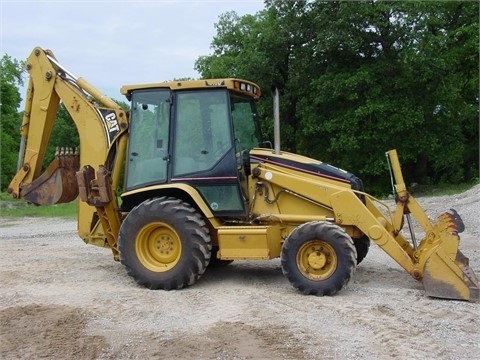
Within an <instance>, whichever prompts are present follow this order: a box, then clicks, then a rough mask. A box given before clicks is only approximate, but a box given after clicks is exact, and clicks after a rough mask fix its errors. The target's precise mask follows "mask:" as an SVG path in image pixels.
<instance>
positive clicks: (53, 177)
mask: <svg viewBox="0 0 480 360" xmlns="http://www.w3.org/2000/svg"><path fill="white" fill-rule="evenodd" d="M78 169H79V155H78V154H77V153H73V151H70V150H68V151H67V152H63V151H62V153H60V154H56V155H55V159H54V160H53V161H52V163H51V164H50V165H49V166H48V168H47V169H46V170H45V172H44V173H43V174H42V175H40V176H39V177H38V178H37V179H35V180H34V181H33V182H32V183H31V184H28V185H25V186H23V187H22V188H21V191H20V196H21V198H23V199H25V200H27V201H29V202H31V203H33V204H36V205H52V204H60V203H68V202H71V201H73V200H75V198H76V197H77V196H78V184H77V178H76V176H75V173H76V172H77V171H78Z"/></svg>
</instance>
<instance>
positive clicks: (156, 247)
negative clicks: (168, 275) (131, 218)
mask: <svg viewBox="0 0 480 360" xmlns="http://www.w3.org/2000/svg"><path fill="white" fill-rule="evenodd" d="M135 251H136V253H137V257H138V259H139V260H140V262H141V263H142V265H143V266H145V267H146V268H147V269H149V270H151V271H155V272H164V271H168V270H170V269H172V268H174V267H175V265H176V264H177V263H178V261H179V259H180V255H181V253H182V243H181V241H180V237H179V236H178V234H177V232H176V231H175V230H174V229H173V228H172V227H170V226H168V225H167V224H165V223H161V222H159V223H151V224H148V225H146V226H144V227H143V228H142V229H141V230H140V231H139V233H138V235H137V238H136V242H135Z"/></svg>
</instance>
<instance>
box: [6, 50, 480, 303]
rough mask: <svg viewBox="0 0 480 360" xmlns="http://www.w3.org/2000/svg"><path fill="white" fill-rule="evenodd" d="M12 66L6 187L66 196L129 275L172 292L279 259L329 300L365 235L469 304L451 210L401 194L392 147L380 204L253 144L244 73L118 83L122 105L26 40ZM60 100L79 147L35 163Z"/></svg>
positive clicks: (328, 170) (457, 223)
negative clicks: (15, 123)
mask: <svg viewBox="0 0 480 360" xmlns="http://www.w3.org/2000/svg"><path fill="white" fill-rule="evenodd" d="M26 67H27V70H28V72H29V74H30V78H29V85H28V90H27V98H26V105H25V112H24V117H23V123H22V126H21V136H22V141H21V148H20V154H19V160H20V161H19V165H20V166H19V169H18V173H17V174H16V175H15V177H14V178H13V180H12V181H11V183H10V185H9V189H8V192H9V193H10V194H11V195H12V196H13V197H15V198H22V199H24V200H26V201H28V202H31V203H34V204H38V205H49V204H55V203H61V202H71V201H73V200H74V199H75V198H77V196H79V198H80V201H79V205H78V207H79V210H78V233H79V236H80V237H81V238H82V239H83V240H84V241H85V242H86V243H89V244H94V245H99V246H105V247H109V248H110V249H111V250H112V252H113V258H114V259H115V260H119V261H120V262H121V263H122V264H123V265H124V266H125V267H126V270H127V273H128V274H129V275H130V276H132V277H133V278H134V279H135V280H136V281H137V283H139V284H141V285H144V286H146V287H148V288H150V289H165V290H170V289H180V288H182V287H185V286H188V285H192V284H194V283H195V282H196V281H197V280H198V279H199V278H200V277H201V275H202V274H203V273H204V272H205V270H206V269H207V266H208V265H209V264H214V263H220V264H228V263H229V262H232V261H234V260H257V259H258V260H260V259H262V260H267V259H274V258H280V261H281V267H282V270H283V273H284V275H285V276H286V277H287V278H288V280H289V281H290V283H291V284H292V285H293V286H294V287H295V288H296V289H298V290H299V292H301V293H304V294H313V295H319V296H321V295H332V294H335V293H336V292H338V291H339V290H341V289H342V288H344V287H345V286H346V284H347V283H348V282H349V280H350V279H351V277H352V276H353V274H354V270H355V268H356V266H357V264H358V263H359V262H360V261H362V259H363V258H364V257H365V256H366V255H367V252H368V249H369V246H370V242H371V241H373V242H374V243H375V244H377V245H378V246H379V247H380V248H382V249H383V250H384V251H385V252H386V253H387V254H388V255H389V256H390V257H392V258H393V259H394V260H395V261H396V262H397V263H398V264H399V265H400V266H401V267H403V268H404V269H405V270H406V271H407V272H408V273H409V274H410V275H411V276H412V277H413V278H414V279H415V280H418V281H421V282H422V283H423V284H424V287H425V290H426V293H427V295H429V296H432V297H440V298H450V299H462V300H468V301H478V300H479V297H480V296H479V282H478V279H477V277H476V275H475V274H474V272H473V271H472V269H471V268H470V267H469V264H468V259H467V258H466V257H465V256H464V255H463V254H462V253H461V252H460V251H459V250H458V245H459V240H460V239H459V236H458V233H460V232H461V231H462V230H463V227H464V226H463V224H462V221H461V219H460V216H459V215H458V214H457V213H456V212H455V211H453V210H450V211H448V212H446V213H445V214H443V215H441V216H440V217H439V219H438V221H437V222H436V223H431V222H430V220H429V218H428V217H427V215H426V214H425V212H424V210H423V209H422V208H421V207H420V205H419V204H418V202H417V201H416V200H415V199H414V197H413V196H412V195H411V194H409V192H408V191H407V189H406V186H405V183H404V180H403V177H402V173H401V167H400V163H399V160H398V156H397V153H396V151H395V150H391V151H388V152H387V153H386V155H387V161H388V162H389V164H390V168H391V173H392V174H391V175H392V182H393V186H394V192H395V199H396V207H395V209H394V210H390V209H389V208H388V206H386V205H384V204H383V203H382V202H380V201H379V200H377V199H375V198H374V197H372V196H370V195H369V194H367V193H365V192H364V191H363V185H362V182H361V180H360V179H358V178H357V177H356V176H354V175H353V174H351V173H348V172H346V171H344V170H341V169H339V168H337V167H334V166H331V165H329V164H326V163H322V162H321V161H318V160H314V159H311V158H307V157H304V156H300V155H296V154H292V153H288V152H284V151H281V150H280V147H279V144H278V143H279V142H278V141H275V143H274V146H272V144H271V143H270V142H268V141H264V139H263V137H262V135H261V132H260V127H259V125H258V119H257V114H256V110H255V101H256V100H257V99H258V98H259V97H260V96H261V90H260V88H259V87H258V86H257V85H256V84H254V83H252V82H250V81H246V80H241V79H232V78H225V79H209V80H192V81H171V82H164V83H155V84H143V85H131V86H130V85H129V86H123V87H122V88H121V93H122V94H124V95H125V96H126V98H127V99H128V100H129V101H130V102H131V109H130V110H129V111H127V112H126V111H124V110H123V109H122V108H121V107H120V106H119V105H118V104H117V103H116V102H114V101H113V100H111V99H110V98H109V97H107V96H105V95H103V94H102V93H101V92H99V91H98V90H97V89H96V88H94V87H93V86H92V85H90V84H89V83H88V82H87V81H85V80H84V79H82V78H77V77H75V76H74V75H73V74H71V73H70V72H69V71H67V70H66V69H65V68H64V67H63V66H61V65H60V64H59V63H58V61H57V60H56V58H55V56H54V55H53V53H52V52H51V51H49V50H43V49H41V48H38V47H37V48H35V49H34V50H33V52H32V53H31V55H30V56H29V57H28V59H27V62H26ZM60 102H63V104H64V106H65V107H66V109H67V110H68V112H69V113H70V115H71V116H72V118H73V120H74V122H75V125H76V128H77V130H78V133H79V138H80V144H79V151H78V150H74V149H61V150H60V151H58V153H57V154H56V157H55V160H54V161H53V163H52V164H50V165H49V166H46V167H45V166H44V164H43V162H44V157H45V151H46V147H47V144H48V143H49V138H50V133H51V130H52V127H53V124H54V122H55V118H56V114H57V110H58V107H59V103H60ZM277 104H278V100H277ZM275 109H278V106H276V107H275ZM276 113H278V110H277V111H276ZM276 118H278V116H276ZM278 133H279V131H278V126H276V127H275V134H278ZM276 140H278V137H277V136H276ZM42 167H45V169H46V170H45V172H44V173H43V174H41V172H42ZM411 216H413V217H414V218H415V219H416V220H417V222H418V224H419V225H420V226H421V228H423V233H424V237H423V239H422V240H421V241H419V242H418V244H417V241H416V238H415V236H414V235H415V233H414V231H411V233H412V236H407V235H404V234H403V231H402V228H403V225H404V219H407V222H408V224H409V225H410V224H411Z"/></svg>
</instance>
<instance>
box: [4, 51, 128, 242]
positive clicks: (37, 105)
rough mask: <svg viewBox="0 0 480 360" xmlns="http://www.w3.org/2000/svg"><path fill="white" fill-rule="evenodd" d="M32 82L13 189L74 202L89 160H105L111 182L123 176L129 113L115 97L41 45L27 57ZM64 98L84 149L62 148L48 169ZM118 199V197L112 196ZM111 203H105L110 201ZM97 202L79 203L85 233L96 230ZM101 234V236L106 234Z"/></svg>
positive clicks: (37, 198) (40, 200)
mask: <svg viewBox="0 0 480 360" xmlns="http://www.w3.org/2000/svg"><path fill="white" fill-rule="evenodd" d="M26 68H27V70H28V72H29V75H30V77H29V85H28V90H27V99H26V103H25V112H24V116H23V121H22V126H21V136H22V142H21V148H20V152H19V163H18V164H19V169H18V172H17V174H16V175H15V177H14V178H13V180H12V181H11V183H10V185H9V188H8V192H9V193H10V194H11V195H12V196H13V197H15V198H22V199H24V200H27V201H29V202H31V203H34V204H37V205H50V204H56V203H62V202H70V201H72V200H74V199H75V198H76V197H77V196H78V194H79V186H78V182H77V176H76V173H77V171H79V169H80V168H82V167H84V166H87V165H88V166H91V167H93V168H98V167H99V166H104V167H105V169H106V170H107V171H108V172H109V173H111V182H112V184H111V188H112V189H115V188H116V187H117V186H118V183H119V181H120V170H121V169H120V167H119V166H118V164H119V163H120V162H121V161H120V158H121V159H122V161H123V158H124V152H125V146H126V130H127V128H128V118H127V114H126V113H125V112H124V111H123V109H122V108H121V107H120V106H119V105H118V104H116V103H115V102H114V101H113V100H111V99H110V98H108V97H107V96H105V95H103V94H102V93H100V92H99V91H98V90H97V89H95V88H94V87H93V86H92V85H90V84H89V83H88V82H87V81H85V80H84V79H82V78H76V77H75V76H73V75H72V74H71V73H69V72H68V71H67V70H66V69H65V68H63V67H62V66H61V65H60V64H59V63H58V62H57V61H56V59H55V57H54V55H53V53H52V52H51V51H49V50H43V49H41V48H38V47H37V48H35V49H34V50H33V51H32V53H31V54H30V56H29V57H28V59H27V65H26ZM60 102H63V104H64V105H65V108H66V109H67V111H68V112H69V113H70V115H71V117H72V119H73V121H74V123H75V126H76V128H77V131H78V134H79V138H80V152H78V151H77V150H72V149H62V150H60V151H58V152H57V154H56V156H55V159H54V161H53V162H52V163H51V164H50V165H49V166H47V167H46V170H45V172H44V173H43V174H41V172H42V167H44V159H45V152H46V149H47V145H48V143H49V141H50V136H51V132H52V128H53V125H54V123H55V120H56V115H57V111H58V108H59V104H60ZM110 198H111V201H114V202H115V203H116V197H115V196H111V197H110ZM104 205H105V204H104ZM94 213H95V208H94V207H92V206H89V205H87V204H86V203H84V202H80V203H79V235H80V236H81V237H82V238H83V239H84V240H85V241H87V242H91V241H88V240H87V239H86V238H87V237H89V234H90V232H91V230H92V227H94V225H92V218H93V215H94ZM100 237H101V236H100Z"/></svg>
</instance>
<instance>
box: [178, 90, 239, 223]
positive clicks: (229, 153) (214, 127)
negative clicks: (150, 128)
mask: <svg viewBox="0 0 480 360" xmlns="http://www.w3.org/2000/svg"><path fill="white" fill-rule="evenodd" d="M174 103H175V116H174V118H175V120H174V124H173V131H172V140H171V141H172V163H171V166H172V177H171V181H172V182H183V183H188V184H190V185H192V186H194V187H195V188H196V189H197V190H198V191H199V192H200V194H201V195H202V196H203V198H204V199H205V202H206V203H207V204H208V205H209V207H210V209H211V210H212V212H214V213H215V215H216V216H240V215H245V213H246V212H245V209H246V207H245V201H246V198H245V196H244V194H243V193H242V189H241V186H240V182H239V174H238V169H237V161H236V147H235V142H234V134H233V127H232V116H231V104H230V97H229V93H228V91H227V90H226V89H223V88H216V89H207V90H205V89H202V90H186V91H182V92H176V94H175V100H174Z"/></svg>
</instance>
